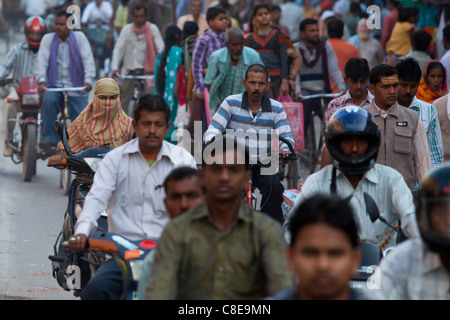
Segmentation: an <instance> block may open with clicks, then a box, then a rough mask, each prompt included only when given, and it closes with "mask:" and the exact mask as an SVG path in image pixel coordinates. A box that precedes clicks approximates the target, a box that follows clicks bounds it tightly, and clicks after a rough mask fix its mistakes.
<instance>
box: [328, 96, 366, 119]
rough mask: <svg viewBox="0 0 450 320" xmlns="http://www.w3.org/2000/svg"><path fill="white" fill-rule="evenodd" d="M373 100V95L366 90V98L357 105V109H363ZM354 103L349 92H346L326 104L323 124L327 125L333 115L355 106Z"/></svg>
mask: <svg viewBox="0 0 450 320" xmlns="http://www.w3.org/2000/svg"><path fill="white" fill-rule="evenodd" d="M372 100H373V95H372V94H371V93H370V92H369V90H367V96H366V98H365V99H364V101H363V102H362V103H361V104H360V105H359V107H361V108H363V107H364V106H367V105H369V104H370V103H371V102H372ZM355 105H356V102H355V100H354V99H353V98H352V96H351V95H350V92H349V91H348V90H347V92H346V93H345V94H344V95H343V96H341V97H337V98H334V99H333V100H331V101H330V102H329V103H328V106H327V110H326V111H325V123H328V121H329V120H330V118H331V116H332V115H333V113H335V112H336V111H337V110H339V109H340V108H342V107H345V106H355Z"/></svg>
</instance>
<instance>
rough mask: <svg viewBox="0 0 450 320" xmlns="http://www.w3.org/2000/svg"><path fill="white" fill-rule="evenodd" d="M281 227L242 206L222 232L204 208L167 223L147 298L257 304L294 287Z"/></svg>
mask: <svg viewBox="0 0 450 320" xmlns="http://www.w3.org/2000/svg"><path fill="white" fill-rule="evenodd" d="M285 249H286V243H285V242H284V239H283V236H282V231H281V226H280V225H279V224H277V223H276V222H275V220H273V219H271V218H270V217H268V216H267V215H264V214H260V213H258V212H256V211H254V210H252V209H251V208H250V207H249V206H248V205H246V204H245V203H243V202H242V203H241V206H240V207H239V212H238V215H237V219H236V221H235V222H234V223H233V224H232V226H231V227H230V228H229V229H228V230H227V231H225V232H223V231H221V230H220V229H218V228H217V226H216V225H215V224H214V222H213V221H212V219H211V213H210V211H209V209H208V204H207V203H206V202H205V203H202V204H200V205H199V206H197V207H196V208H194V209H193V210H191V211H189V212H186V213H184V214H182V215H181V216H179V217H177V218H175V219H173V220H171V221H170V222H169V223H168V224H167V226H166V228H165V229H164V232H163V234H162V236H161V238H160V240H159V242H158V246H157V247H156V249H155V257H154V262H153V265H152V272H151V275H150V279H149V287H148V289H147V290H146V299H151V300H153V299H163V300H172V299H186V300H187V299H189V300H191V299H193V300H200V299H202V300H203V299H212V300H214V299H232V300H242V299H259V298H264V297H267V296H270V295H274V294H275V293H277V292H279V291H281V290H283V289H285V288H287V287H289V286H291V285H293V282H292V277H291V276H290V274H289V272H288V269H287V261H286V257H285Z"/></svg>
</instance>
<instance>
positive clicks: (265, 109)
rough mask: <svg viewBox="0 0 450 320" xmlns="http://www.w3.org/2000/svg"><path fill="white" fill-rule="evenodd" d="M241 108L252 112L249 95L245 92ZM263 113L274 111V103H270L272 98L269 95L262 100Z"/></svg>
mask: <svg viewBox="0 0 450 320" xmlns="http://www.w3.org/2000/svg"><path fill="white" fill-rule="evenodd" d="M241 108H242V109H246V110H250V104H249V102H248V93H247V91H245V92H244V93H243V94H242V103H241ZM261 111H262V112H271V111H272V103H271V102H270V98H269V96H268V95H267V94H265V95H264V96H263V98H262V105H261Z"/></svg>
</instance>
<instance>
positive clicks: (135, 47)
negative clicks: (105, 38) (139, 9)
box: [111, 23, 164, 74]
mask: <svg viewBox="0 0 450 320" xmlns="http://www.w3.org/2000/svg"><path fill="white" fill-rule="evenodd" d="M150 30H151V31H152V34H153V42H154V43H155V47H156V52H157V53H160V52H161V51H163V50H164V40H163V39H162V37H161V33H160V32H159V29H158V27H157V26H156V25H155V24H153V23H151V24H150ZM146 51H147V38H146V35H145V32H144V33H142V34H136V33H134V32H133V27H132V24H131V23H129V24H127V25H126V26H124V27H123V28H122V30H121V31H120V34H119V37H118V38H117V41H116V44H115V45H114V50H113V58H112V61H111V70H119V65H120V62H121V61H122V62H123V65H122V73H123V74H127V71H132V70H137V69H144V68H145V53H146ZM155 58H156V57H155Z"/></svg>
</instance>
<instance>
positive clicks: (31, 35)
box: [27, 30, 44, 42]
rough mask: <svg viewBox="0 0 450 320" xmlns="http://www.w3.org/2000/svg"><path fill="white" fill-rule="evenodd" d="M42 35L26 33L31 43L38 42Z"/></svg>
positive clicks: (40, 33) (36, 32)
mask: <svg viewBox="0 0 450 320" xmlns="http://www.w3.org/2000/svg"><path fill="white" fill-rule="evenodd" d="M43 36H44V33H43V32H42V31H31V30H29V31H27V37H28V39H30V40H31V41H33V42H40V41H41V39H42V37H43Z"/></svg>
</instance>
